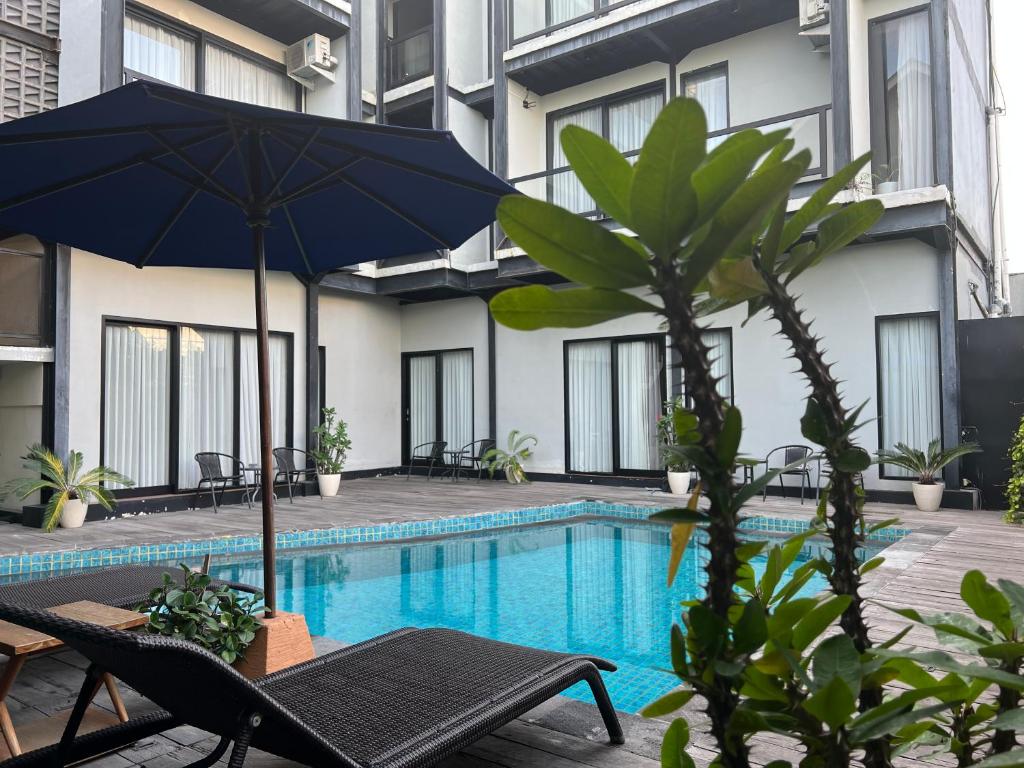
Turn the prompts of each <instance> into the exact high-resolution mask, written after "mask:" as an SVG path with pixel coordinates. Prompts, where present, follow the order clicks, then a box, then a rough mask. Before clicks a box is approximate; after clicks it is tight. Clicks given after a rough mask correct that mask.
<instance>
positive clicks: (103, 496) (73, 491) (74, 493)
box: [0, 444, 134, 532]
mask: <svg viewBox="0 0 1024 768" xmlns="http://www.w3.org/2000/svg"><path fill="white" fill-rule="evenodd" d="M22 459H24V461H25V463H24V465H23V467H24V468H25V469H27V470H28V471H29V472H31V473H32V475H33V477H30V478H21V479H17V480H11V481H8V482H7V483H4V484H3V486H0V498H2V497H4V496H8V495H14V496H17V497H18V498H19V499H20V500H22V501H24V500H25V499H27V498H28V497H29V496H31V495H32V494H33V493H35V492H36V491H42V490H49V491H51V494H50V499H49V501H47V503H46V509H45V510H44V511H43V529H44V530H46V531H48V532H49V531H52V530H53V529H54V528H56V527H57V524H58V523H59V522H60V518H61V515H63V514H64V507H65V506H66V505H67V503H68V501H70V500H72V499H79V500H81V502H82V503H83V504H85V505H87V506H88V504H89V500H90V499H96V501H97V502H98V503H99V504H100V505H101V506H102V507H103V508H104V509H105V510H107V511H108V512H111V511H113V509H114V507H115V506H117V501H116V500H115V499H114V494H113V493H112V492H111V490H110V489H109V488H106V487H104V485H103V483H116V484H118V485H124V486H131V485H133V484H134V483H133V482H132V480H130V479H129V478H127V477H125V476H124V475H122V474H120V473H118V472H115V471H114V470H112V469H110V467H103V466H100V467H94V468H93V469H90V470H89V471H87V472H82V461H83V457H82V453H81V451H71V452H70V453H69V454H68V458H67V461H61V460H60V458H59V457H58V456H57V455H56V454H54V453H53V451H51V450H50V449H49V448H46V447H45V446H43V445H39V444H37V445H32V446H30V447H29V449H28V453H27V454H26V455H25V456H22Z"/></svg>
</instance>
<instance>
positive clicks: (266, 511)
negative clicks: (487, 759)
mask: <svg viewBox="0 0 1024 768" xmlns="http://www.w3.org/2000/svg"><path fill="white" fill-rule="evenodd" d="M0 169H3V172H2V180H0V231H8V232H12V233H14V232H23V233H28V234H32V235H35V236H36V237H39V238H41V239H43V240H49V241H53V242H58V243H64V244H67V245H71V246H74V247H77V248H81V249H83V250H87V251H92V252H94V253H98V254H101V255H103V256H107V257H109V258H112V259H118V260H119V261H126V262H128V263H129V264H134V265H135V266H137V267H147V266H176V267H212V268H218V269H253V270H255V273H256V280H255V288H256V332H257V368H258V374H259V393H260V395H259V412H260V450H261V468H262V477H261V484H262V497H263V498H262V501H263V534H264V546H263V558H264V573H265V591H266V600H267V608H268V612H269V614H270V615H272V614H273V610H274V606H275V596H274V592H275V578H274V510H273V492H272V479H273V476H272V474H271V464H270V460H271V444H270V440H271V434H270V398H269V391H270V383H269V376H270V371H269V365H268V358H269V353H268V341H267V300H266V270H267V269H273V270H281V271H287V272H293V273H297V274H301V275H307V276H316V275H321V274H323V273H326V272H329V271H331V270H333V269H337V268H339V267H343V266H347V265H351V264H357V263H359V262H364V261H372V260H375V259H384V258H389V257H393V256H405V255H409V254H415V253H423V252H427V251H433V250H437V249H441V248H455V247H457V246H459V245H461V244H462V243H464V242H465V241H466V240H467V239H469V238H470V237H471V236H472V235H474V234H476V233H477V232H479V231H480V230H481V229H482V228H483V227H485V226H486V225H488V224H490V223H491V222H492V221H494V212H495V208H496V206H497V203H498V200H499V199H500V198H501V197H502V196H503V195H506V194H509V193H511V192H514V190H513V189H512V188H511V187H510V186H508V185H507V184H506V183H505V182H504V181H502V180H501V179H499V178H498V177H496V176H494V175H493V174H491V173H490V172H489V171H488V170H487V169H485V168H484V167H482V166H481V165H480V164H479V163H477V162H476V161H475V160H474V159H473V158H472V157H470V156H469V155H468V154H467V153H466V152H465V151H464V150H463V149H462V147H460V146H459V144H458V142H456V140H455V138H454V137H453V136H452V135H451V134H450V133H448V132H444V131H426V130H419V129H414V128H399V127H393V126H381V125H373V124H366V123H359V122H352V121H346V120H335V119H331V118H325V117H317V116H315V115H305V114H298V113H293V112H286V111H281V110H276V109H269V108H266V107H257V106H252V105H249V104H242V103H240V102H235V101H228V100H225V99H218V98H214V97H212V96H204V95H201V94H196V93H192V92H189V91H183V90H180V89H178V88H173V87H171V86H165V85H157V84H153V83H146V82H141V81H139V82H135V83H132V84H130V85H126V86H124V87H122V88H118V89H116V90H113V91H110V92H108V93H105V94H102V95H100V96H96V97H94V98H92V99H88V100H86V101H82V102H79V103H77V104H72V105H70V106H67V107H61V108H60V109H56V110H53V111H50V112H45V113H42V114H39V115H35V116H33V117H27V118H23V119H21V120H16V121H14V122H11V123H7V124H5V125H0Z"/></svg>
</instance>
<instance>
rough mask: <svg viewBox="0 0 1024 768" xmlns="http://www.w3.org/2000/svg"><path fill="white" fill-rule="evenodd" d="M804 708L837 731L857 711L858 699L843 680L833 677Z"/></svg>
mask: <svg viewBox="0 0 1024 768" xmlns="http://www.w3.org/2000/svg"><path fill="white" fill-rule="evenodd" d="M803 707H804V709H806V710H807V711H808V712H810V713H811V714H812V715H814V716H815V717H816V718H818V719H819V720H820V721H821V722H823V723H825V724H826V725H828V727H829V728H831V729H833V730H835V729H837V728H839V726H841V725H842V724H843V723H845V722H846V721H847V719H848V718H849V717H850V715H852V714H853V713H854V712H855V711H856V710H857V697H856V696H855V695H854V693H853V691H851V690H850V687H849V686H848V685H847V684H846V683H844V682H843V680H842V678H839V677H833V678H831V679H830V680H829V681H828V683H827V684H825V685H824V686H823V687H822V688H821V689H820V690H818V691H816V692H815V693H814V694H813V695H812V696H811V697H810V698H809V699H807V700H806V701H805V702H804V703H803Z"/></svg>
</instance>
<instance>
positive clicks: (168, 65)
mask: <svg viewBox="0 0 1024 768" xmlns="http://www.w3.org/2000/svg"><path fill="white" fill-rule="evenodd" d="M124 67H125V69H127V70H130V72H131V73H137V74H139V75H143V76H144V77H149V78H152V79H154V80H160V81H162V82H165V83H170V84H171V85H176V86H178V87H179V88H188V89H189V90H190V91H194V90H195V88H196V44H195V40H194V39H193V38H191V37H188V36H186V35H182V34H180V33H178V32H175V31H173V30H171V29H168V28H166V27H163V26H161V25H159V24H155V23H153V22H151V21H148V20H146V19H142V18H139V17H137V16H132V15H131V14H127V15H126V16H125V18H124Z"/></svg>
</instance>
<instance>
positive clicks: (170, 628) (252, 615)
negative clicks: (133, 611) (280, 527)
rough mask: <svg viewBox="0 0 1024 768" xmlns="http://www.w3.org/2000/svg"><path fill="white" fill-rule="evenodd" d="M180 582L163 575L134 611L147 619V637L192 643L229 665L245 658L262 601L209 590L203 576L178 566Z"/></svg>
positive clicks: (221, 589)
mask: <svg viewBox="0 0 1024 768" xmlns="http://www.w3.org/2000/svg"><path fill="white" fill-rule="evenodd" d="M179 567H180V568H181V569H182V570H183V571H184V574H185V581H184V583H182V584H179V583H178V582H176V581H175V580H174V579H172V578H171V576H170V574H166V573H165V574H164V582H163V584H162V585H160V586H159V587H156V588H155V589H154V590H153V591H152V592H150V593H149V599H148V600H147V601H146V602H145V603H143V604H142V605H141V606H139V608H138V610H139V611H140V612H141V613H148V614H149V623H148V624H147V625H146V631H147V632H150V633H151V634H157V635H164V636H166V637H176V638H181V639H182V640H188V641H189V642H193V643H196V644H197V645H200V646H202V647H203V648H205V649H206V650H208V651H210V652H211V653H213V654H216V655H217V656H220V657H221V658H222V659H224V661H226V662H227V663H228V664H234V663H235V662H236V661H239V660H240V659H242V658H244V657H245V650H246V648H248V647H249V645H250V644H251V643H252V641H253V640H254V639H255V637H256V631H257V630H258V629H259V628H260V620H259V617H258V614H259V612H260V611H261V610H262V608H261V605H262V602H263V595H261V594H255V595H248V596H245V597H241V596H239V595H238V594H237V593H235V592H233V591H231V589H230V588H228V587H227V586H224V585H221V586H217V587H214V586H213V585H212V579H211V578H210V577H209V576H208V575H207V574H205V573H197V572H195V571H193V570H191V569H190V568H189V567H188V566H187V565H185V564H183V563H182V564H180V566H179Z"/></svg>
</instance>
